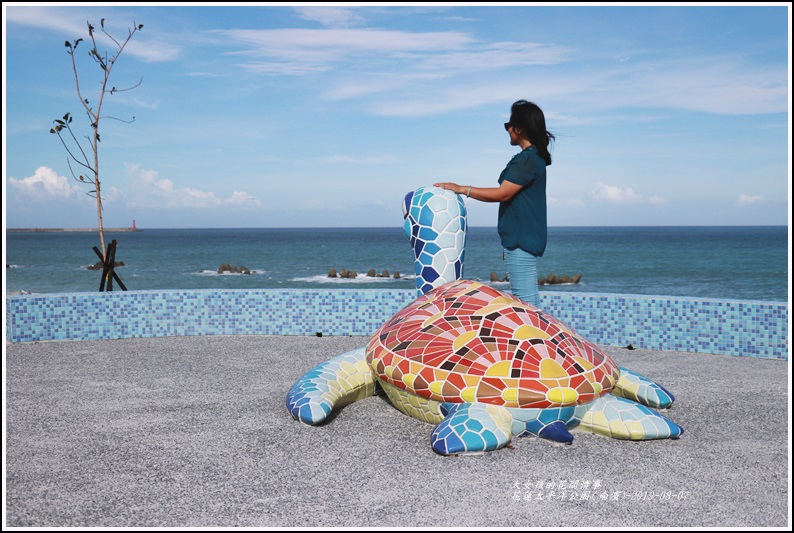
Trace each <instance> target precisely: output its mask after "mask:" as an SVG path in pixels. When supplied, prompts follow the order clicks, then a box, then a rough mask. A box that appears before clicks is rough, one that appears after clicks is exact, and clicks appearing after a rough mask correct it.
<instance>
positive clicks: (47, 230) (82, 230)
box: [6, 228, 143, 233]
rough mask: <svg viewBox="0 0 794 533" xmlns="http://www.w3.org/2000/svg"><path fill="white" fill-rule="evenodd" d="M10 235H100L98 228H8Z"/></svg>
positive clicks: (126, 229) (122, 229)
mask: <svg viewBox="0 0 794 533" xmlns="http://www.w3.org/2000/svg"><path fill="white" fill-rule="evenodd" d="M6 231H7V232H9V233H98V232H99V229H98V228H7V229H6ZM105 231H106V232H108V233H111V232H114V233H115V232H133V231H134V232H138V231H143V230H142V229H139V228H105Z"/></svg>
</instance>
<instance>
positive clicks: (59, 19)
mask: <svg viewBox="0 0 794 533" xmlns="http://www.w3.org/2000/svg"><path fill="white" fill-rule="evenodd" d="M89 13H90V14H89ZM94 16H95V15H94V11H93V10H85V11H84V10H80V9H74V8H69V9H62V8H60V7H54V6H11V7H9V8H8V9H7V10H6V17H5V18H6V21H7V22H8V23H10V24H18V25H21V26H28V27H31V28H35V29H42V30H50V31H55V32H57V33H60V34H61V35H62V36H63V37H64V38H65V39H66V40H68V41H74V40H76V39H79V38H83V42H82V43H80V45H79V46H80V48H82V47H83V46H85V50H86V52H84V53H87V50H88V49H89V45H88V43H87V42H86V41H87V39H88V26H87V24H86V22H87V21H90V22H91V24H93V25H94V26H95V27H97V31H96V32H94V36H95V37H96V40H97V46H98V47H99V48H100V49H102V48H103V47H104V48H105V49H107V50H108V51H109V52H113V51H115V50H116V49H117V45H116V44H115V43H114V42H113V41H111V40H110V39H109V38H108V37H107V36H105V35H104V34H103V33H102V31H101V28H100V26H99V25H100V21H101V18H100V19H99V20H97V19H94V18H93V17H94ZM135 22H136V23H139V24H140V23H142V22H145V21H140V20H139V21H135ZM132 24H133V21H129V22H127V21H121V20H110V19H106V22H105V29H106V30H107V32H108V33H109V34H110V35H112V36H113V37H114V38H115V39H117V40H119V42H122V41H121V40H120V39H126V38H127V35H128V31H129V30H131V29H132ZM141 31H142V32H143V31H146V25H145V24H144V28H143V30H141ZM140 37H141V36H140V34H136V35H134V36H133V37H132V39H131V40H130V42H129V44H128V45H127V47H126V48H125V49H124V52H122V55H127V54H129V55H131V56H135V57H137V58H138V59H140V60H142V61H145V62H147V63H157V62H161V61H173V60H175V59H176V58H177V57H179V56H180V55H181V48H180V47H179V46H177V45H174V44H173V43H170V42H167V41H163V40H162V39H159V38H158V37H153V36H151V35H150V36H148V37H146V38H144V39H141V38H140ZM100 51H102V50H100Z"/></svg>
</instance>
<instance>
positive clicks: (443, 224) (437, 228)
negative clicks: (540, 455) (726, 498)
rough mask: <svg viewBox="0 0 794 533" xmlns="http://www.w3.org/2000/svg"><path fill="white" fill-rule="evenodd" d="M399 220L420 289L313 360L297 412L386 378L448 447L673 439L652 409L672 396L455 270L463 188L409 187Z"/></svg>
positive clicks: (304, 413)
mask: <svg viewBox="0 0 794 533" xmlns="http://www.w3.org/2000/svg"><path fill="white" fill-rule="evenodd" d="M403 214H404V216H405V225H404V230H405V234H406V236H407V237H408V238H409V240H410V242H411V245H412V247H413V249H414V255H415V258H416V259H415V270H416V275H417V277H416V287H417V291H418V293H419V296H418V297H417V299H416V300H414V301H413V302H412V303H411V304H409V305H408V306H406V307H405V308H404V309H402V310H401V311H399V312H398V313H397V314H396V315H395V316H394V317H392V318H391V319H390V320H388V321H387V322H386V323H385V324H383V326H381V327H380V328H379V329H378V331H377V332H376V333H375V334H374V335H373V336H372V337H371V339H370V340H369V342H368V343H367V345H366V346H365V347H362V348H358V349H355V350H352V351H350V352H347V353H344V354H342V355H339V356H337V357H335V358H333V359H331V360H329V361H327V362H325V363H322V364H320V365H318V366H317V367H315V368H313V369H312V370H310V371H309V372H307V373H306V374H305V375H304V376H303V377H302V378H301V379H299V380H298V381H297V382H296V383H295V384H294V385H293V386H292V388H291V389H290V391H289V392H288V394H287V401H286V404H287V409H288V410H289V412H290V413H291V414H292V416H293V417H294V418H296V419H297V420H299V421H301V422H303V423H306V424H310V425H317V424H320V423H322V422H324V421H325V420H326V419H327V418H328V416H329V415H330V414H331V412H332V411H333V410H334V409H338V408H339V407H341V406H343V405H347V404H349V403H351V402H354V401H357V400H359V399H362V398H365V397H368V396H371V395H373V394H375V392H376V388H377V387H380V388H382V389H383V391H384V392H385V393H386V395H387V396H388V398H389V400H390V401H391V403H392V404H393V405H394V406H395V407H396V408H397V409H399V410H400V411H402V412H404V413H405V414H408V415H410V416H413V417H415V418H417V419H419V420H423V421H426V422H430V423H432V424H435V428H434V429H433V431H432V435H431V439H430V440H431V446H432V449H433V450H434V451H436V452H437V453H439V454H442V455H454V454H473V453H483V452H486V451H492V450H496V449H499V448H502V447H504V446H506V445H507V444H509V443H510V441H511V439H512V437H514V436H523V435H536V436H538V437H540V438H543V439H547V440H551V441H555V442H563V443H570V442H572V440H573V435H572V434H571V433H570V431H569V430H570V429H574V428H578V429H580V430H584V431H588V432H592V433H597V434H601V435H605V436H608V437H612V438H617V439H630V440H647V439H664V438H677V437H678V436H680V435H681V434H682V433H683V429H681V428H680V427H679V426H678V425H676V424H675V423H674V422H672V421H670V420H668V419H667V418H665V417H664V416H662V415H660V414H658V413H656V412H655V411H654V410H653V409H650V408H649V407H654V408H667V407H669V406H671V405H672V403H673V401H674V398H673V396H672V394H670V393H669V392H668V391H667V390H665V389H664V388H663V387H661V386H660V385H658V384H656V383H654V382H653V381H651V380H649V379H647V378H645V377H643V376H640V375H639V374H636V373H634V372H631V371H629V370H627V369H625V368H622V367H619V366H617V364H616V363H615V362H614V361H612V359H610V358H609V356H608V355H606V354H605V353H604V352H603V351H601V350H600V349H599V348H598V347H597V346H596V345H594V344H593V343H591V342H590V341H588V340H586V339H584V338H583V337H581V336H580V335H578V334H577V333H576V332H575V331H573V330H572V329H571V328H570V327H568V326H566V325H565V324H563V323H562V322H560V321H558V320H556V319H555V318H553V317H552V316H550V315H549V314H547V313H545V312H544V311H542V310H541V309H539V308H537V307H535V306H533V305H530V304H528V303H525V302H523V301H521V300H518V299H516V298H514V297H513V296H511V295H510V294H507V293H504V292H502V291H499V290H497V289H494V288H492V287H489V286H486V285H484V284H482V283H478V282H476V281H469V280H463V279H460V278H461V277H462V275H463V252H464V245H465V234H466V209H465V206H464V204H463V201H462V199H461V198H460V197H459V196H458V195H455V194H453V193H451V192H448V191H444V190H442V189H438V188H435V187H428V188H420V189H417V190H416V191H414V192H413V193H409V194H408V195H407V196H406V198H405V202H404V204H403Z"/></svg>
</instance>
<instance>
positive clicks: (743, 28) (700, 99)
mask: <svg viewBox="0 0 794 533" xmlns="http://www.w3.org/2000/svg"><path fill="white" fill-rule="evenodd" d="M100 19H105V27H106V28H107V29H109V30H110V32H111V33H112V34H114V35H122V36H126V33H127V29H128V28H130V27H132V25H133V23H137V24H143V25H144V28H143V30H142V31H141V32H139V33H136V34H135V35H134V36H133V38H132V40H131V42H130V44H129V46H128V48H127V49H126V50H125V51H124V53H123V54H122V56H121V58H120V59H119V62H118V63H117V65H116V67H115V69H114V70H113V71H112V75H111V81H110V84H111V85H112V86H116V87H118V88H122V87H129V86H132V85H134V84H136V83H137V82H138V81H139V80H140V79H141V78H142V79H143V82H142V83H141V85H140V86H139V87H137V88H136V89H134V90H131V91H126V92H119V93H115V94H113V95H108V96H107V97H106V101H105V103H104V108H103V110H104V112H103V115H106V116H112V117H115V118H119V119H122V120H127V121H128V120H131V119H132V117H135V120H134V122H133V123H131V124H125V123H123V122H120V121H114V120H110V119H105V120H103V122H102V124H101V128H102V130H101V134H102V143H101V145H100V146H101V148H100V150H101V151H100V165H101V174H100V179H101V180H102V186H103V192H104V195H103V196H104V203H105V209H104V220H105V225H106V226H107V227H118V226H129V225H130V224H131V222H132V220H133V219H135V220H136V222H137V225H138V226H139V227H142V228H182V227H185V228H188V227H350V226H364V227H366V226H378V227H384V226H385V227H388V226H393V227H399V226H400V225H401V223H402V212H401V201H402V198H403V196H404V195H405V193H407V192H408V191H411V190H414V189H415V188H417V187H420V186H423V185H429V184H432V183H434V182H437V181H457V182H458V183H463V184H473V185H475V186H492V185H495V184H496V181H497V179H498V177H499V173H500V172H501V170H502V169H503V168H504V166H505V164H506V163H507V161H508V160H509V159H510V158H511V157H512V155H513V154H514V153H515V150H516V149H515V148H514V147H511V146H510V145H509V142H508V136H507V133H505V131H504V129H503V127H502V123H503V122H505V121H506V120H507V119H508V116H509V109H510V105H511V103H512V102H513V101H515V100H517V99H521V98H523V99H527V100H531V101H533V102H535V103H537V104H538V105H539V106H540V107H541V108H543V110H544V111H545V113H546V118H547V124H548V127H549V129H550V130H551V131H552V132H553V133H555V134H556V136H557V141H556V143H555V144H554V147H553V150H552V154H553V157H554V163H553V165H552V166H551V167H549V179H548V190H547V195H548V201H549V224H550V225H552V226H613V225H756V224H764V225H765V224H775V225H778V224H779V225H786V224H788V221H789V217H790V198H791V194H790V193H791V189H790V185H789V179H790V176H791V162H790V161H791V159H790V155H791V152H790V149H789V145H790V131H791V122H790V114H789V104H788V102H789V97H790V86H791V70H790V49H789V45H788V42H789V32H790V22H791V14H790V8H789V5H788V4H782V3H781V4H766V5H760V6H759V5H753V6H727V5H726V6H702V7H697V6H680V7H675V6H662V7H654V6H650V5H648V6H646V5H637V6H621V7H614V6H612V7H610V6H587V7H583V6H573V5H572V6H565V5H548V6H536V5H520V4H510V5H503V6H492V5H488V6H475V5H468V6H467V5H458V6H456V5H452V4H449V5H446V4H442V5H437V6H429V7H427V6H419V5H417V6H410V5H406V6H377V5H375V6H369V7H364V6H355V5H345V4H337V5H330V4H329V5H325V6H321V7H309V6H301V5H299V4H294V5H283V6H280V7H277V6H260V7H255V6H250V5H249V6H236V7H235V6H228V5H224V6H222V7H220V6H211V5H196V6H184V5H182V4H180V5H174V6H167V5H135V4H132V5H122V6H118V5H117V6H114V7H107V6H96V5H94V6H91V5H89V6H70V7H63V6H60V5H57V6H39V5H25V4H13V3H11V4H8V3H5V4H3V25H4V31H3V39H4V46H3V54H4V59H3V69H4V72H3V76H4V81H3V91H4V94H3V98H4V100H3V120H4V125H3V129H4V134H3V202H4V208H3V215H4V224H5V226H6V227H96V208H95V204H94V200H93V199H91V198H89V197H88V196H87V195H86V194H85V193H86V192H87V191H88V188H87V187H85V186H84V185H81V184H79V183H77V182H76V181H75V180H74V179H73V178H72V175H71V173H70V170H69V167H68V165H67V156H66V152H65V150H64V149H63V147H62V146H61V144H60V142H59V141H58V139H57V137H55V136H54V135H51V134H50V133H49V130H50V128H51V127H52V125H53V124H52V121H53V119H56V118H59V117H61V116H62V115H64V114H65V113H66V112H71V113H72V115H74V117H75V120H74V123H73V125H74V126H76V127H78V128H81V129H80V130H79V131H80V132H81V134H82V135H86V134H87V129H88V123H87V122H86V121H85V116H84V114H83V113H82V111H81V107H80V104H79V102H78V99H77V96H76V94H75V85H74V77H73V73H72V69H71V63H70V60H69V56H68V55H67V53H66V49H65V47H64V41H65V40H69V41H74V40H75V39H77V38H81V37H82V38H85V37H86V30H85V27H86V26H85V24H86V21H90V22H92V23H93V24H95V25H97V26H98V25H99V21H100ZM110 45H111V43H109V42H108V41H101V43H100V47H101V48H104V49H108V50H111V51H112V48H110ZM81 47H82V48H80V49H79V50H81V52H80V53H79V54H78V55H77V58H78V60H79V62H78V68H79V69H80V73H81V85H82V88H83V91H84V96H85V97H86V98H89V99H95V98H96V96H95V95H96V89H97V87H98V83H99V78H98V75H97V71H96V69H95V67H94V65H93V64H89V63H88V61H89V58H88V56H87V50H88V47H87V46H85V42H84V43H81ZM83 60H85V61H83ZM467 206H468V209H469V223H470V224H471V225H473V226H494V225H495V224H496V216H497V206H496V205H495V204H483V203H479V202H475V201H471V200H469V201H467Z"/></svg>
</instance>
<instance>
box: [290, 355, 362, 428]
mask: <svg viewBox="0 0 794 533" xmlns="http://www.w3.org/2000/svg"><path fill="white" fill-rule="evenodd" d="M373 394H375V378H374V377H373V375H372V371H371V370H370V368H369V365H368V364H367V357H366V352H365V349H364V348H363V347H362V348H356V349H355V350H351V351H349V352H346V353H343V354H342V355H338V356H336V357H334V358H333V359H330V360H328V361H326V362H324V363H322V364H320V365H317V366H316V367H314V368H312V369H311V370H309V371H308V372H307V373H306V374H304V375H303V377H302V378H300V379H299V380H298V381H296V382H295V384H294V385H293V386H292V387H291V388H290V390H289V392H288V393H287V410H288V411H289V412H290V414H291V415H292V417H293V418H295V419H296V420H299V421H301V422H303V423H304V424H310V425H312V426H316V425H318V424H320V423H322V422H323V421H325V419H326V418H328V416H329V415H330V414H331V412H332V411H333V409H334V408H336V407H342V406H343V405H347V404H350V403H353V402H355V401H357V400H360V399H362V398H366V397H368V396H372V395H373Z"/></svg>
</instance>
